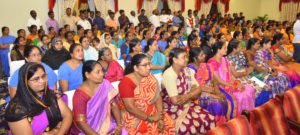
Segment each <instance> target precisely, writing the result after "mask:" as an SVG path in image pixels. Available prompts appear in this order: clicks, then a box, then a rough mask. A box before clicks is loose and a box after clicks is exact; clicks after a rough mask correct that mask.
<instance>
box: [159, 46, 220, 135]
mask: <svg viewBox="0 0 300 135" xmlns="http://www.w3.org/2000/svg"><path fill="white" fill-rule="evenodd" d="M186 56H187V54H186V53H185V51H184V50H183V49H181V48H174V49H172V50H171V52H170V55H169V57H170V58H169V63H170V67H168V68H167V69H166V70H165V71H164V73H163V80H162V83H163V87H164V88H163V90H162V93H163V101H164V110H165V111H166V112H167V113H168V114H169V115H170V116H171V117H172V119H174V120H175V131H176V134H182V135H183V134H204V133H206V132H207V131H209V130H210V129H212V128H214V127H215V117H214V116H213V115H211V114H210V113H209V112H208V111H206V110H204V109H203V108H201V107H200V105H198V104H196V103H195V101H197V98H198V97H199V95H200V93H201V90H200V87H199V85H198V83H197V81H196V79H195V77H194V75H195V72H194V71H193V70H192V69H190V68H188V67H186V66H187V60H186Z"/></svg>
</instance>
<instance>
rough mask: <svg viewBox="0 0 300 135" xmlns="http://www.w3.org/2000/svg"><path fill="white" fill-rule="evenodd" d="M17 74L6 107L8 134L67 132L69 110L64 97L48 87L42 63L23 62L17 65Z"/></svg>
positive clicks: (69, 124)
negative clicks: (16, 85)
mask: <svg viewBox="0 0 300 135" xmlns="http://www.w3.org/2000/svg"><path fill="white" fill-rule="evenodd" d="M19 76H20V77H19V78H18V82H19V83H18V88H17V93H16V96H15V97H14V98H13V99H12V100H11V101H10V103H9V105H8V107H7V108H6V111H5V120H6V121H7V122H8V125H9V128H10V131H11V133H9V134H14V135H23V134H28V135H29V134H34V135H37V134H44V133H45V134H67V132H68V131H69V128H70V126H71V124H72V113H71V111H70V110H69V108H68V107H67V106H66V105H65V103H64V102H63V100H62V99H61V98H57V96H56V93H55V92H54V91H52V90H49V89H48V86H47V82H48V80H47V73H46V70H45V69H44V66H43V65H41V64H38V63H31V62H30V63H26V64H25V65H23V66H22V67H21V68H20V70H19Z"/></svg>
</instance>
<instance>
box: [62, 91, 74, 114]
mask: <svg viewBox="0 0 300 135" xmlns="http://www.w3.org/2000/svg"><path fill="white" fill-rule="evenodd" d="M64 94H66V95H67V97H68V102H67V105H68V107H69V108H70V109H71V110H73V96H74V94H75V90H69V91H67V92H64Z"/></svg>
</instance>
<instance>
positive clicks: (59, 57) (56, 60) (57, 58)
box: [42, 38, 71, 70]
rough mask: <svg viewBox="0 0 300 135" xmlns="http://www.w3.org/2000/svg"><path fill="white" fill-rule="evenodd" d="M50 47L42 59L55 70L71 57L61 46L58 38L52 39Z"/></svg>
mask: <svg viewBox="0 0 300 135" xmlns="http://www.w3.org/2000/svg"><path fill="white" fill-rule="evenodd" d="M51 46H52V47H51V48H50V49H49V50H48V51H46V53H45V55H44V57H43V59H42V61H43V62H44V63H46V64H48V65H49V66H50V67H51V68H52V69H53V70H57V69H58V68H59V67H60V65H61V64H62V63H64V62H65V61H67V60H69V59H70V58H71V56H70V53H69V52H68V51H67V50H66V49H65V48H64V47H63V44H62V41H61V39H60V38H54V39H52V43H51Z"/></svg>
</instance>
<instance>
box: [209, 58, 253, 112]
mask: <svg viewBox="0 0 300 135" xmlns="http://www.w3.org/2000/svg"><path fill="white" fill-rule="evenodd" d="M208 63H210V64H211V65H212V67H213V69H214V70H215V74H218V75H219V76H220V78H221V79H222V80H223V81H225V82H227V83H233V85H232V86H231V87H223V86H220V87H221V89H223V90H225V91H226V92H227V93H228V94H232V95H233V96H234V97H235V99H236V103H237V116H238V115H239V114H241V112H242V111H243V110H252V109H253V108H254V104H255V103H254V102H255V98H254V93H255V90H254V88H253V87H252V86H251V85H250V84H248V83H243V82H240V81H237V80H235V79H234V78H233V77H232V76H231V73H230V69H229V62H228V60H227V59H226V58H225V57H222V58H221V60H220V62H218V61H217V60H215V59H213V58H212V59H210V60H209V61H208ZM237 83H242V85H244V88H243V89H239V88H237Z"/></svg>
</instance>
